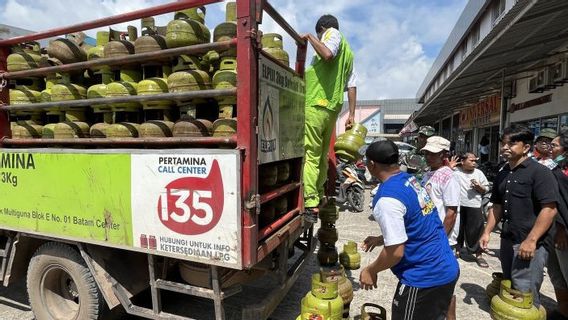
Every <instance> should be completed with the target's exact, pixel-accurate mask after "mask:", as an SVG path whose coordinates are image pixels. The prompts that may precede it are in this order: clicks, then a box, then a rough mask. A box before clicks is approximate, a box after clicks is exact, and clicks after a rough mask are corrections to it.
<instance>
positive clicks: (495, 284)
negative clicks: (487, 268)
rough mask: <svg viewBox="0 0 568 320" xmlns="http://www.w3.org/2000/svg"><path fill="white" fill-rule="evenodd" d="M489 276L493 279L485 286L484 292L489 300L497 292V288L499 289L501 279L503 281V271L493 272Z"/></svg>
mask: <svg viewBox="0 0 568 320" xmlns="http://www.w3.org/2000/svg"><path fill="white" fill-rule="evenodd" d="M491 277H492V278H493V280H492V281H491V283H489V284H488V285H487V287H485V293H486V294H487V296H488V297H489V300H491V299H492V298H493V297H494V296H496V295H498V294H499V290H500V289H501V281H503V273H502V272H493V274H492V275H491Z"/></svg>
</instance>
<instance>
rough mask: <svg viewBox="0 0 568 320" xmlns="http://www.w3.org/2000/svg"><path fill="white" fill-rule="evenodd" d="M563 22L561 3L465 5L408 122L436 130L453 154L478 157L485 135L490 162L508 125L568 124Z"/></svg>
mask: <svg viewBox="0 0 568 320" xmlns="http://www.w3.org/2000/svg"><path fill="white" fill-rule="evenodd" d="M566 21H568V1H565V0H470V1H469V2H468V3H467V5H466V7H465V9H464V11H463V13H462V14H461V16H460V17H459V19H458V22H457V23H456V25H455V27H454V29H453V30H452V32H451V33H450V36H449V37H448V40H447V41H446V43H445V45H444V46H443V48H442V50H441V52H440V55H439V56H438V57H437V58H436V60H435V62H434V64H433V66H432V68H431V69H430V71H429V72H428V74H427V76H426V78H425V79H424V81H423V83H422V85H421V87H420V89H419V91H418V93H417V99H418V101H419V102H420V103H422V104H423V105H422V107H421V108H420V110H419V111H418V112H417V113H416V114H415V115H413V117H411V119H409V122H410V121H413V122H415V123H416V124H417V125H424V124H429V125H433V126H434V127H435V128H436V129H437V130H439V132H440V134H441V135H442V136H444V137H446V138H448V139H450V140H452V141H454V142H455V143H456V149H457V150H458V151H474V152H477V151H478V149H477V146H478V144H479V142H480V140H481V139H482V137H483V136H485V137H486V138H487V139H488V140H489V142H490V150H491V154H490V160H492V161H497V160H498V154H499V135H500V132H501V131H502V129H503V128H504V127H505V126H508V125H510V124H512V123H522V124H526V125H527V126H528V127H529V128H531V129H532V130H533V131H534V132H535V134H538V132H539V131H540V130H541V129H542V128H546V127H549V128H554V129H556V130H560V129H561V128H562V127H563V126H566V125H567V121H568V115H567V114H568V86H565V85H564V84H565V83H567V82H568V71H567V70H568V66H567V64H568V62H567V60H568V58H567V57H568V31H567V29H566Z"/></svg>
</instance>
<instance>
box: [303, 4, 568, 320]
mask: <svg viewBox="0 0 568 320" xmlns="http://www.w3.org/2000/svg"><path fill="white" fill-rule="evenodd" d="M315 32H316V35H312V34H306V35H304V36H303V39H305V40H306V41H307V42H308V43H309V44H310V45H311V46H312V47H313V49H314V51H315V56H314V58H313V59H312V63H311V65H310V66H309V67H308V68H307V69H306V72H305V82H306V103H305V106H306V109H305V115H306V121H305V137H304V138H305V139H304V141H305V143H304V144H305V149H306V154H305V161H304V170H303V186H304V189H303V190H304V202H305V207H306V210H305V212H303V215H304V219H305V220H306V221H307V222H308V223H314V222H316V221H317V219H318V214H319V208H320V207H321V206H322V205H323V204H325V200H326V198H325V196H324V183H325V180H326V176H327V154H328V150H329V142H330V138H331V135H332V132H333V128H334V126H335V123H336V120H337V116H338V114H339V111H340V110H341V108H342V106H343V99H344V93H345V92H347V97H348V105H349V114H348V117H347V121H346V123H345V127H346V129H349V127H350V126H351V125H352V124H353V122H354V114H355V101H356V92H357V91H356V73H355V71H354V68H353V65H354V54H353V51H352V50H351V48H350V46H349V43H348V42H347V40H346V38H345V37H344V36H343V35H342V34H341V33H340V32H339V23H338V21H337V19H336V18H335V17H333V16H331V15H324V16H322V17H321V18H320V19H319V20H318V21H317V23H316V26H315ZM500 144H501V148H500V151H501V154H500V156H501V158H502V159H503V160H504V161H505V163H504V165H503V166H502V167H501V168H500V171H499V173H498V174H497V176H496V177H495V180H494V181H493V186H492V189H491V202H492V204H493V205H492V208H491V210H489V214H488V217H487V222H485V219H484V216H483V214H482V211H481V195H483V194H484V193H486V192H487V191H489V186H490V185H489V183H488V181H487V178H486V176H485V175H484V173H483V172H482V171H480V170H479V169H478V168H477V165H476V162H477V161H478V157H477V155H476V154H475V153H474V152H468V153H466V154H464V155H462V156H461V157H456V156H451V154H450V149H451V146H452V144H451V143H450V141H448V140H446V139H445V138H443V137H441V136H436V135H435V130H434V128H432V127H430V126H424V127H421V128H420V129H419V134H418V138H417V147H418V150H420V153H421V155H422V157H423V158H422V160H423V162H424V163H425V166H427V167H428V168H429V169H428V170H426V171H425V172H420V174H419V175H416V174H415V175H413V174H410V173H407V172H404V171H403V170H401V168H400V165H399V161H400V155H399V151H398V147H397V146H396V145H395V144H394V143H393V142H392V141H389V140H385V141H378V142H374V143H372V144H371V145H369V147H368V148H367V149H366V151H365V156H366V159H367V163H366V164H367V168H368V170H369V172H370V173H371V174H372V175H373V176H374V177H376V178H377V179H378V180H379V181H380V182H381V184H380V187H379V188H378V191H377V192H376V194H375V196H374V199H373V202H372V204H373V216H374V217H375V220H376V221H377V222H378V223H379V225H380V228H381V231H382V236H369V237H368V238H367V239H365V241H364V243H363V244H362V247H363V249H365V250H372V249H373V248H375V247H378V246H382V250H381V252H380V253H379V254H378V256H377V258H376V259H375V260H374V261H373V262H372V263H371V264H369V265H368V266H366V267H365V268H364V269H363V270H362V271H361V274H360V279H359V280H360V285H361V287H362V288H363V289H373V288H376V286H377V274H378V273H379V272H381V271H383V270H386V269H391V271H392V272H393V273H394V274H395V275H396V276H397V277H398V279H399V284H398V287H397V289H396V292H395V296H394V298H393V303H392V319H394V320H396V319H444V318H445V319H455V296H454V295H453V293H454V288H455V285H456V282H457V280H458V278H459V273H460V270H459V264H458V263H457V259H456V258H459V257H460V255H461V254H463V253H464V251H466V252H465V253H469V254H472V255H474V256H475V261H476V262H477V264H478V265H479V267H481V268H487V267H488V266H487V262H486V261H485V259H484V258H483V253H484V252H485V251H486V250H487V246H488V243H489V237H490V236H491V232H492V231H493V229H494V228H495V226H496V225H497V223H499V222H501V223H502V227H501V242H500V260H501V266H502V269H503V270H502V271H503V275H504V278H505V279H509V280H511V281H512V286H513V288H514V289H516V290H519V291H522V292H531V293H532V295H533V303H534V305H535V306H536V307H537V308H538V307H540V295H539V290H540V286H541V284H542V281H543V274H544V268H545V267H547V269H548V273H549V275H550V278H551V279H552V283H553V285H554V290H555V293H556V298H557V302H558V307H557V309H556V310H551V311H552V312H551V314H550V315H549V319H568V283H567V279H568V232H567V229H566V227H567V226H568V160H567V159H566V156H567V155H568V132H566V131H564V132H561V133H556V132H554V131H553V130H550V129H543V130H542V131H541V132H540V134H539V135H538V136H537V137H536V140H535V139H534V134H533V132H532V131H530V130H529V129H527V128H525V127H521V126H511V127H508V128H507V129H506V130H504V132H503V134H502V135H501V141H500ZM489 150H490V149H489V141H488V139H487V137H484V138H483V139H481V141H480V144H479V148H478V150H477V151H478V154H479V156H480V158H481V160H482V161H487V159H488V157H489V153H490V152H489ZM531 151H532V152H531Z"/></svg>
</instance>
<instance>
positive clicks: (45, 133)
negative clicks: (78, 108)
mask: <svg viewBox="0 0 568 320" xmlns="http://www.w3.org/2000/svg"><path fill="white" fill-rule="evenodd" d="M56 126H57V123H48V124H46V125H44V126H43V128H42V130H41V137H42V138H43V139H53V138H54V137H55V127H56Z"/></svg>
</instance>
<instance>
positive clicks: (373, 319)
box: [360, 303, 387, 320]
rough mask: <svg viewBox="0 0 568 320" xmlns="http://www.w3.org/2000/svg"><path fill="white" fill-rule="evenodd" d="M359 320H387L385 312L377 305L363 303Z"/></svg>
mask: <svg viewBox="0 0 568 320" xmlns="http://www.w3.org/2000/svg"><path fill="white" fill-rule="evenodd" d="M360 320H387V310H385V308H383V307H381V306H379V305H378V304H374V303H363V305H361V318H360Z"/></svg>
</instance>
